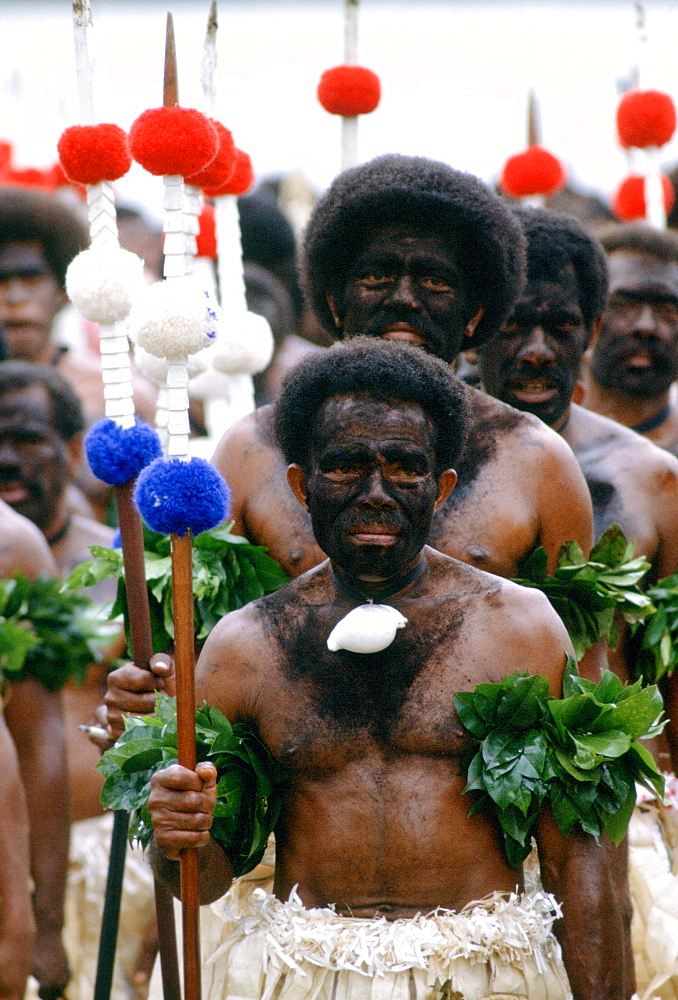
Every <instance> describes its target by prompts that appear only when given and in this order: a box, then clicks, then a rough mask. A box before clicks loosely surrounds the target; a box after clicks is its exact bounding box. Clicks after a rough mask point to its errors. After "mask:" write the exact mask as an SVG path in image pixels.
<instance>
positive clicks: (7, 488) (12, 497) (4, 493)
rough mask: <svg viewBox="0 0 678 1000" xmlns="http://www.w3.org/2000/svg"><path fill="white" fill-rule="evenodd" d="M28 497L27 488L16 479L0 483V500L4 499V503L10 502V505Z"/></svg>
mask: <svg viewBox="0 0 678 1000" xmlns="http://www.w3.org/2000/svg"><path fill="white" fill-rule="evenodd" d="M27 499H28V489H27V488H26V486H24V484H23V483H21V482H19V481H18V480H13V481H12V482H7V483H0V500H4V502H5V503H7V504H10V506H12V505H14V504H17V503H22V502H23V501H24V500H27Z"/></svg>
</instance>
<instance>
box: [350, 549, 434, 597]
mask: <svg viewBox="0 0 678 1000" xmlns="http://www.w3.org/2000/svg"><path fill="white" fill-rule="evenodd" d="M330 569H331V570H332V576H333V578H334V582H335V583H336V585H337V586H338V587H339V588H340V590H343V591H344V592H345V593H346V594H348V595H349V597H354V598H355V599H356V601H361V602H362V603H363V604H364V603H366V602H367V604H381V603H382V601H385V600H386V598H387V597H392V596H393V594H397V593H398V591H399V590H404V589H405V587H407V585H408V584H410V583H412V581H413V580H414V579H415V578H416V577H418V576H419V574H420V573H421V572H422V570H423V569H424V560H423V558H420V559H419V562H418V563H417V565H416V566H413V567H412V569H411V570H409V572H408V573H406V574H405V576H403V577H401V578H400V580H398V582H397V583H394V584H391V586H390V587H384V589H383V590H378V591H377V593H376V594H373V595H372V596H371V597H366V596H365V594H361V593H360V591H358V590H354V589H353V588H352V587H347V586H346V584H345V583H342V582H341V580H340V579H339V577H338V576H337V574H336V573H335V572H334V567H333V566H332V567H330Z"/></svg>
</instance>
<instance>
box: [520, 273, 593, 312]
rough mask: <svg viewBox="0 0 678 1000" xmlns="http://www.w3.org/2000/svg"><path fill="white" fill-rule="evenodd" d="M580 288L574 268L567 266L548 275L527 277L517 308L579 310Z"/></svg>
mask: <svg viewBox="0 0 678 1000" xmlns="http://www.w3.org/2000/svg"><path fill="white" fill-rule="evenodd" d="M579 296H580V288H579V282H578V281H577V276H576V273H575V270H574V267H573V266H572V265H571V264H567V265H565V266H564V267H562V268H560V269H559V270H558V271H557V272H554V273H552V274H549V275H540V276H535V277H529V278H528V280H527V282H526V283H525V286H524V288H523V291H522V293H521V295H520V298H519V300H518V306H521V305H527V304H529V305H531V306H546V307H548V306H560V307H562V306H570V307H572V308H574V309H580V301H579Z"/></svg>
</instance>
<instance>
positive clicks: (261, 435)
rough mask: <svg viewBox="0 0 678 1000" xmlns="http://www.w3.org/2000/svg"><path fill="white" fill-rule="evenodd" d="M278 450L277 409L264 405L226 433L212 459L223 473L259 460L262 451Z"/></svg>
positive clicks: (242, 418)
mask: <svg viewBox="0 0 678 1000" xmlns="http://www.w3.org/2000/svg"><path fill="white" fill-rule="evenodd" d="M267 449H268V450H270V451H274V450H276V443H275V436H274V434H273V407H272V406H268V405H267V406H262V407H260V408H259V409H258V410H254V411H253V412H252V413H248V414H246V416H244V417H241V418H240V420H236V422H235V423H234V424H233V425H232V426H231V427H229V428H228V430H227V431H225V432H224V434H223V435H222V437H221V438H220V440H219V443H218V444H217V447H216V449H215V451H214V455H213V456H212V464H213V465H215V466H216V467H217V469H219V471H220V472H221V473H222V474H225V472H226V470H236V471H237V470H238V469H241V468H242V463H243V462H249V461H251V460H252V459H253V458H257V459H258V458H259V456H260V455H261V452H262V451H266V450H267Z"/></svg>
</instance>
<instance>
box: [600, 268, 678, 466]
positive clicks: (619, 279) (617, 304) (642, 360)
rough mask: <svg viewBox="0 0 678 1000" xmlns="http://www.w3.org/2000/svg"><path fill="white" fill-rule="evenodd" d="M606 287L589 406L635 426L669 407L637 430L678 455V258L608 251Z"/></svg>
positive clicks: (606, 415) (627, 424)
mask: <svg viewBox="0 0 678 1000" xmlns="http://www.w3.org/2000/svg"><path fill="white" fill-rule="evenodd" d="M607 262H608V273H609V279H610V292H609V297H608V305H607V308H606V310H605V313H604V314H603V319H602V326H601V330H600V335H599V337H598V341H597V343H596V344H595V345H594V346H593V349H592V350H591V352H589V353H590V358H589V363H588V366H587V369H586V371H585V387H586V395H585V405H586V407H587V409H589V410H593V411H595V412H596V413H600V414H602V415H603V416H605V417H610V418H611V419H613V420H616V421H618V422H619V423H620V424H624V426H626V427H636V426H637V425H638V424H642V423H644V422H645V421H647V420H651V419H652V418H653V417H655V416H658V415H659V414H661V412H662V411H663V410H664V409H665V407H667V406H668V407H669V412H668V415H667V416H666V417H664V419H663V420H661V422H660V423H659V424H658V425H657V426H656V427H654V428H652V429H650V430H648V431H641V433H642V434H643V435H644V436H646V437H648V438H649V439H650V441H653V442H654V443H655V444H657V445H659V447H660V448H664V449H666V450H667V451H670V452H671V453H672V454H673V455H678V404H677V403H676V400H675V399H674V397H673V395H672V393H671V385H672V383H673V382H674V381H675V379H676V378H677V377H678V261H669V262H666V261H662V260H660V259H658V258H656V257H653V256H652V255H651V254H648V253H639V252H637V251H631V250H621V249H620V250H615V251H613V252H612V253H610V254H608V258H607Z"/></svg>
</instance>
